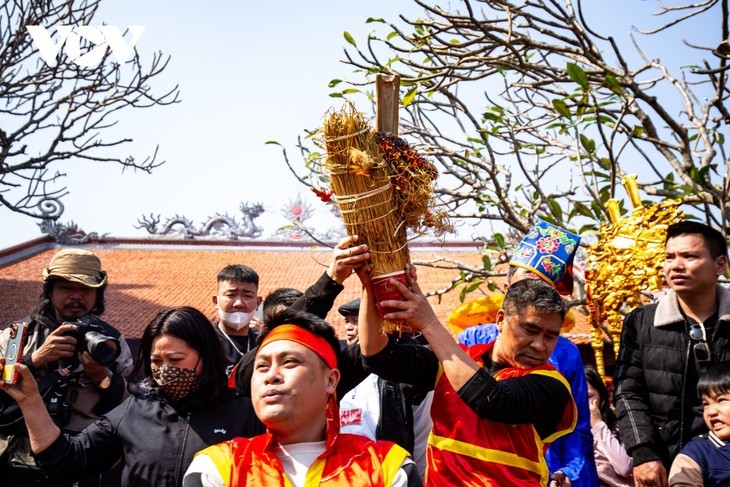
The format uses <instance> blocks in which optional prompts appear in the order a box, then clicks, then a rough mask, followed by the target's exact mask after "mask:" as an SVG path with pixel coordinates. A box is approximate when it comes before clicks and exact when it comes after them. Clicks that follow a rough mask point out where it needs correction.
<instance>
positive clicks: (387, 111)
mask: <svg viewBox="0 0 730 487" xmlns="http://www.w3.org/2000/svg"><path fill="white" fill-rule="evenodd" d="M399 92H400V76H398V75H397V74H392V75H387V74H379V75H378V76H376V78H375V130H377V131H378V132H390V133H392V134H393V135H398V106H399V105H400V96H399Z"/></svg>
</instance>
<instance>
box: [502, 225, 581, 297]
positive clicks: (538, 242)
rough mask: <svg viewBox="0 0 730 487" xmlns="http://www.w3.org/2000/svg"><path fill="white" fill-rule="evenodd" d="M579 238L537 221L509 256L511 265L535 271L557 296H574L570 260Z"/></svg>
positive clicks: (576, 248) (571, 262) (571, 261)
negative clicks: (556, 291) (555, 290)
mask: <svg viewBox="0 0 730 487" xmlns="http://www.w3.org/2000/svg"><path fill="white" fill-rule="evenodd" d="M579 243H580V236H578V235H576V234H574V233H570V232H569V231H567V230H564V229H562V228H560V227H556V226H555V225H553V224H551V223H548V222H545V221H542V220H539V221H538V222H537V224H536V225H535V226H534V227H533V228H532V230H530V231H529V232H527V235H525V238H523V239H522V242H520V244H519V245H518V246H517V248H516V249H515V251H514V252H513V253H512V258H511V259H510V261H509V264H510V265H513V266H516V267H522V268H524V269H527V270H528V271H531V272H534V273H535V274H537V275H538V276H540V278H542V279H543V280H545V281H547V282H548V283H549V284H552V285H553V286H555V288H556V289H557V290H558V292H559V293H560V294H572V293H573V258H574V257H575V252H576V251H577V250H578V244H579Z"/></svg>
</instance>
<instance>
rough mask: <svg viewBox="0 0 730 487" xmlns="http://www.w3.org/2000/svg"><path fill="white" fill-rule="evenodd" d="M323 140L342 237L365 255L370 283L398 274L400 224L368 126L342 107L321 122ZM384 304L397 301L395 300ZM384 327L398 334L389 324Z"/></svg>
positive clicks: (402, 245) (402, 260)
mask: <svg viewBox="0 0 730 487" xmlns="http://www.w3.org/2000/svg"><path fill="white" fill-rule="evenodd" d="M324 140H325V145H326V148H327V159H326V162H325V167H326V168H327V170H328V171H329V176H330V184H331V185H332V192H333V193H334V195H335V197H336V201H337V204H338V206H339V209H340V215H341V216H342V219H343V221H344V222H345V227H346V228H347V233H348V234H349V235H358V236H359V237H360V239H361V240H360V241H361V242H362V243H365V244H367V246H368V249H369V250H370V254H371V261H372V265H373V269H372V272H371V278H373V279H374V280H375V279H377V278H378V277H383V276H389V275H392V274H394V273H398V272H402V271H403V269H404V267H405V264H406V263H407V262H408V261H409V254H408V245H407V237H406V226H405V224H404V223H403V222H402V221H401V219H400V213H399V211H398V207H397V196H396V194H395V191H394V187H393V185H392V183H391V179H390V169H389V167H388V165H387V164H386V163H385V161H383V160H382V155H381V151H380V147H379V145H378V142H377V140H376V139H375V137H374V135H373V133H372V130H371V128H370V125H369V124H368V123H367V121H366V120H365V119H364V117H363V116H362V114H359V113H357V112H356V111H355V109H354V107H353V106H352V105H349V104H348V105H346V106H345V107H344V108H343V109H342V110H341V111H340V112H330V113H328V114H327V115H326V116H325V122H324ZM384 279H385V280H387V278H384ZM403 281H404V280H403ZM387 299H402V298H400V295H399V294H397V295H396V296H392V297H391V296H388V298H387ZM379 311H381V313H382V314H384V312H387V310H381V309H379ZM386 327H388V328H392V327H395V328H396V329H398V330H400V329H402V325H400V324H395V323H389V324H387V325H386ZM389 331H392V330H389Z"/></svg>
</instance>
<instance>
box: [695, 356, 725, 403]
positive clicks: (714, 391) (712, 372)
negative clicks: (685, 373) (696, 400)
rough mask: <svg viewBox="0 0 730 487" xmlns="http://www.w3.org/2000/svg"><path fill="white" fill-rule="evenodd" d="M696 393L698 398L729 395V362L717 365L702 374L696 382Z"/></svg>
mask: <svg viewBox="0 0 730 487" xmlns="http://www.w3.org/2000/svg"><path fill="white" fill-rule="evenodd" d="M697 393H698V394H699V395H700V397H702V396H713V395H714V396H717V395H720V394H727V393H730V362H720V363H717V364H715V365H713V366H712V367H710V369H709V370H708V371H707V372H705V373H704V374H702V376H701V377H700V380H699V381H698V382H697Z"/></svg>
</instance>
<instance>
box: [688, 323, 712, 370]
mask: <svg viewBox="0 0 730 487" xmlns="http://www.w3.org/2000/svg"><path fill="white" fill-rule="evenodd" d="M689 337H690V338H691V339H692V340H693V341H695V342H697V343H695V344H694V346H693V347H692V351H693V352H694V355H695V360H697V361H698V362H709V361H710V360H711V355H710V346H709V345H708V344H707V332H706V331H705V325H703V324H702V323H695V324H693V325H692V326H690V327H689Z"/></svg>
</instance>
